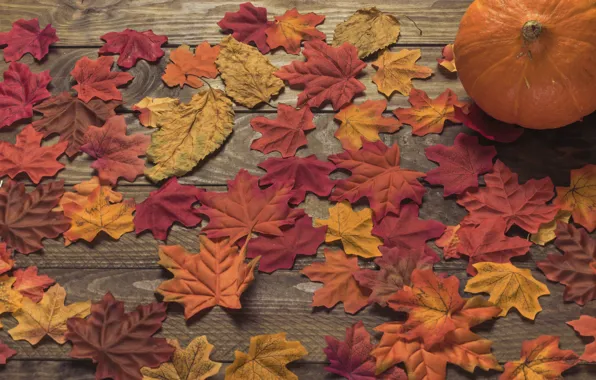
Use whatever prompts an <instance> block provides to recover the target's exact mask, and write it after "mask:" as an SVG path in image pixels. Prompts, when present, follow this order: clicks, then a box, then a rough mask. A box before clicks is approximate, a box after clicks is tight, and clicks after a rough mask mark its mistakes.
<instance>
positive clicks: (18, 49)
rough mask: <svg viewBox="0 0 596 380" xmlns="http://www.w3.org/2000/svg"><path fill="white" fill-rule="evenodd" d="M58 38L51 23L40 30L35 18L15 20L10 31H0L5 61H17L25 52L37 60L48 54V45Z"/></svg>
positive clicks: (0, 42)
mask: <svg viewBox="0 0 596 380" xmlns="http://www.w3.org/2000/svg"><path fill="white" fill-rule="evenodd" d="M58 40H59V38H58V36H56V29H54V28H52V24H48V25H46V27H45V28H43V30H41V28H40V27H39V21H38V20H37V18H34V19H31V20H23V19H20V20H17V21H15V22H14V23H13V24H12V29H11V30H10V32H4V33H0V46H2V45H7V47H5V48H4V60H5V61H6V62H10V61H18V60H19V59H21V57H22V56H24V55H25V54H27V53H30V54H31V55H32V56H34V57H35V59H37V60H38V61H39V60H41V59H43V57H45V56H46V55H47V54H48V51H49V48H50V45H51V44H53V43H54V42H56V41H58Z"/></svg>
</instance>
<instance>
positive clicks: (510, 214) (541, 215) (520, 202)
mask: <svg viewBox="0 0 596 380" xmlns="http://www.w3.org/2000/svg"><path fill="white" fill-rule="evenodd" d="M484 182H485V183H486V187H483V188H480V189H476V190H468V191H467V192H465V193H464V194H463V195H461V196H460V197H459V199H458V200H457V203H458V204H459V205H461V206H464V207H465V208H466V209H467V210H468V211H469V212H470V215H469V216H468V217H466V219H467V220H468V221H470V222H474V223H480V222H483V221H486V222H487V223H493V222H494V221H495V220H497V219H504V220H505V221H506V222H507V227H506V228H507V229H509V228H510V227H511V226H512V225H514V224H516V225H517V226H519V227H521V228H523V229H524V230H526V231H528V232H530V233H536V232H538V229H539V228H540V225H541V224H542V223H547V222H550V221H551V220H552V219H553V218H554V217H555V215H556V213H557V209H558V208H557V207H555V206H553V205H550V204H547V203H546V202H548V201H550V200H551V199H552V198H553V197H554V195H555V194H554V191H553V187H554V186H553V182H552V181H551V179H550V178H548V177H547V178H543V179H540V180H535V179H531V180H529V181H528V182H526V183H525V184H523V185H520V184H519V182H518V179H517V174H516V173H512V172H511V169H509V168H508V167H507V166H505V164H504V163H503V162H501V161H500V160H497V162H496V163H495V165H494V168H493V171H492V172H491V173H489V174H486V175H485V176H484Z"/></svg>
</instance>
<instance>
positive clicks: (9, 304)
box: [0, 275, 23, 327]
mask: <svg viewBox="0 0 596 380" xmlns="http://www.w3.org/2000/svg"><path fill="white" fill-rule="evenodd" d="M15 281H16V278H14V277H8V276H7V275H4V276H0V300H2V302H0V314H4V313H14V312H15V311H17V310H19V309H20V308H21V307H22V305H23V304H22V300H23V296H22V295H21V293H19V292H17V291H16V290H14V289H12V286H13V284H14V282H15ZM0 327H2V323H1V322H0Z"/></svg>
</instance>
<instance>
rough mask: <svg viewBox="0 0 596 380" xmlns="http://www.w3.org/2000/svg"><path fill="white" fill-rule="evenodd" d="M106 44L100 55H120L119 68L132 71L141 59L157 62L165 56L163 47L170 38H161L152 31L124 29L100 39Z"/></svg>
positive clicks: (100, 49) (100, 50)
mask: <svg viewBox="0 0 596 380" xmlns="http://www.w3.org/2000/svg"><path fill="white" fill-rule="evenodd" d="M100 38H101V39H102V40H104V41H105V42H106V43H105V44H104V45H103V46H102V47H101V48H99V54H100V55H102V54H120V56H119V57H118V61H117V63H118V66H120V67H122V68H125V69H130V68H131V67H133V66H134V65H136V63H137V61H138V60H139V59H144V60H146V61H149V62H155V61H157V60H158V59H160V58H161V57H162V56H163V55H164V51H163V50H162V49H161V47H160V46H161V45H163V44H165V43H166V42H168V37H166V36H159V35H156V34H154V33H153V31H151V29H149V30H146V31H144V32H137V31H136V30H132V29H124V30H123V31H122V32H110V33H106V34H104V35H103V36H101V37H100Z"/></svg>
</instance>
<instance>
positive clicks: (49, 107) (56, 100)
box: [33, 92, 120, 158]
mask: <svg viewBox="0 0 596 380" xmlns="http://www.w3.org/2000/svg"><path fill="white" fill-rule="evenodd" d="M119 105H120V102H118V101H115V100H111V101H109V102H104V101H102V100H100V99H92V100H90V101H89V102H88V103H85V102H83V101H81V100H80V99H78V98H77V97H76V96H72V95H70V94H69V93H68V92H63V93H61V94H59V95H56V96H53V97H51V98H50V99H48V100H46V101H45V102H43V103H41V104H39V105H37V106H36V107H35V108H34V110H35V111H37V112H41V113H42V114H43V115H44V117H43V118H42V119H40V120H36V121H34V122H33V128H35V130H36V131H38V132H41V133H43V135H44V137H48V136H50V135H53V134H54V133H57V134H59V135H60V141H68V147H67V148H66V154H67V155H68V157H71V158H72V157H73V156H74V155H76V154H77V153H79V148H80V147H81V145H82V144H83V136H84V135H85V132H87V129H88V128H89V126H91V125H103V124H104V123H105V122H106V120H108V119H109V118H110V117H112V116H114V115H115V114H116V112H115V111H114V109H115V108H116V107H117V106H119Z"/></svg>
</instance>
